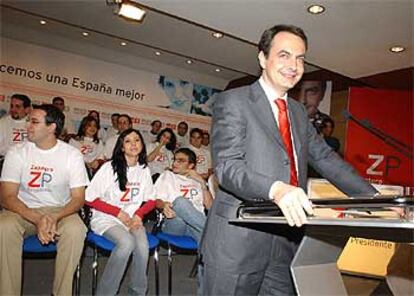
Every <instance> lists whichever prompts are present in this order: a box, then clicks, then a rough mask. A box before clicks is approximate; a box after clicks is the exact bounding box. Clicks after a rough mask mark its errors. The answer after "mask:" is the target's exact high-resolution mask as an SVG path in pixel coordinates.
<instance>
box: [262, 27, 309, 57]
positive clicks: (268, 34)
mask: <svg viewBox="0 0 414 296" xmlns="http://www.w3.org/2000/svg"><path fill="white" fill-rule="evenodd" d="M280 32H287V33H291V34H293V35H296V36H298V37H299V38H301V39H302V40H303V42H305V47H306V49H307V48H308V38H307V37H306V34H305V32H304V31H303V30H302V29H301V28H299V27H296V26H293V25H276V26H274V27H272V28H270V29H267V30H266V31H264V32H263V34H262V37H261V38H260V41H259V52H261V51H263V54H264V55H265V57H266V58H267V57H268V55H269V52H270V49H271V47H272V40H273V37H275V35H276V34H278V33H280Z"/></svg>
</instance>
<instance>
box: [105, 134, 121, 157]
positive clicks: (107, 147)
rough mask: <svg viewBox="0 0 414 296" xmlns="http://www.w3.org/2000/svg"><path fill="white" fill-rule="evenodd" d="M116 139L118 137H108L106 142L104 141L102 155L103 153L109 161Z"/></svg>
mask: <svg viewBox="0 0 414 296" xmlns="http://www.w3.org/2000/svg"><path fill="white" fill-rule="evenodd" d="M118 137H119V135H115V136H113V137H110V138H109V139H108V140H106V142H105V147H104V153H103V154H104V156H105V158H106V159H111V157H112V152H113V151H114V148H115V144H116V141H118Z"/></svg>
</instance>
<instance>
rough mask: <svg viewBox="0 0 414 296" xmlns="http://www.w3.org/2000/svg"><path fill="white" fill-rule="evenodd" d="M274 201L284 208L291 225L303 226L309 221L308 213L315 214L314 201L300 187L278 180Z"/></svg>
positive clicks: (284, 213) (283, 211)
mask: <svg viewBox="0 0 414 296" xmlns="http://www.w3.org/2000/svg"><path fill="white" fill-rule="evenodd" d="M273 201H274V202H275V203H276V204H277V205H278V207H279V208H280V209H281V210H282V213H283V215H284V216H285V218H286V220H287V222H288V224H289V225H290V226H297V227H300V226H302V225H303V224H305V223H306V222H307V218H306V213H308V214H309V215H312V214H313V209H312V203H311V202H310V200H309V199H308V197H307V195H306V193H305V192H304V191H303V189H302V188H299V187H295V186H292V185H289V184H286V183H283V182H277V184H276V187H275V190H274V191H273ZM305 211H306V213H305Z"/></svg>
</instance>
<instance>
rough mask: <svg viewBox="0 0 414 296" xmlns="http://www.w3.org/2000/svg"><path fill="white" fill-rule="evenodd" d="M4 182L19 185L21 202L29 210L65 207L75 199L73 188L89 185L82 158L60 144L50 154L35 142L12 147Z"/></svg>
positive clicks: (77, 153)
mask: <svg viewBox="0 0 414 296" xmlns="http://www.w3.org/2000/svg"><path fill="white" fill-rule="evenodd" d="M1 181H7V182H13V183H19V184H20V187H19V194H18V198H19V199H20V200H21V201H22V202H23V203H24V204H25V205H26V206H28V207H29V208H39V207H46V206H54V207H62V206H64V205H66V204H67V203H68V202H69V200H70V198H71V195H70V189H71V188H77V187H84V186H87V185H88V184H89V179H88V175H87V173H86V169H85V164H84V163H83V157H82V154H81V153H80V152H79V151H78V150H77V149H76V148H74V147H72V146H70V145H69V144H67V143H65V142H62V141H60V140H58V141H57V144H56V145H55V146H54V147H53V148H51V149H48V150H42V149H39V148H37V147H36V145H35V144H34V143H32V142H25V143H23V144H19V145H16V146H14V147H12V148H11V149H10V150H9V152H7V154H6V159H5V161H4V165H3V172H2V176H1Z"/></svg>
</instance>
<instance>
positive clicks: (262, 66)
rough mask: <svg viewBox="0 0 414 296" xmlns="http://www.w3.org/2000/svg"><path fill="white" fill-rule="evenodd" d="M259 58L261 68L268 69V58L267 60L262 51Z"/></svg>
mask: <svg viewBox="0 0 414 296" xmlns="http://www.w3.org/2000/svg"><path fill="white" fill-rule="evenodd" d="M257 57H258V59H259V64H260V67H261V68H262V69H266V61H267V58H266V56H265V54H264V52H263V50H261V51H260V52H259V55H258V56H257Z"/></svg>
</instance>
